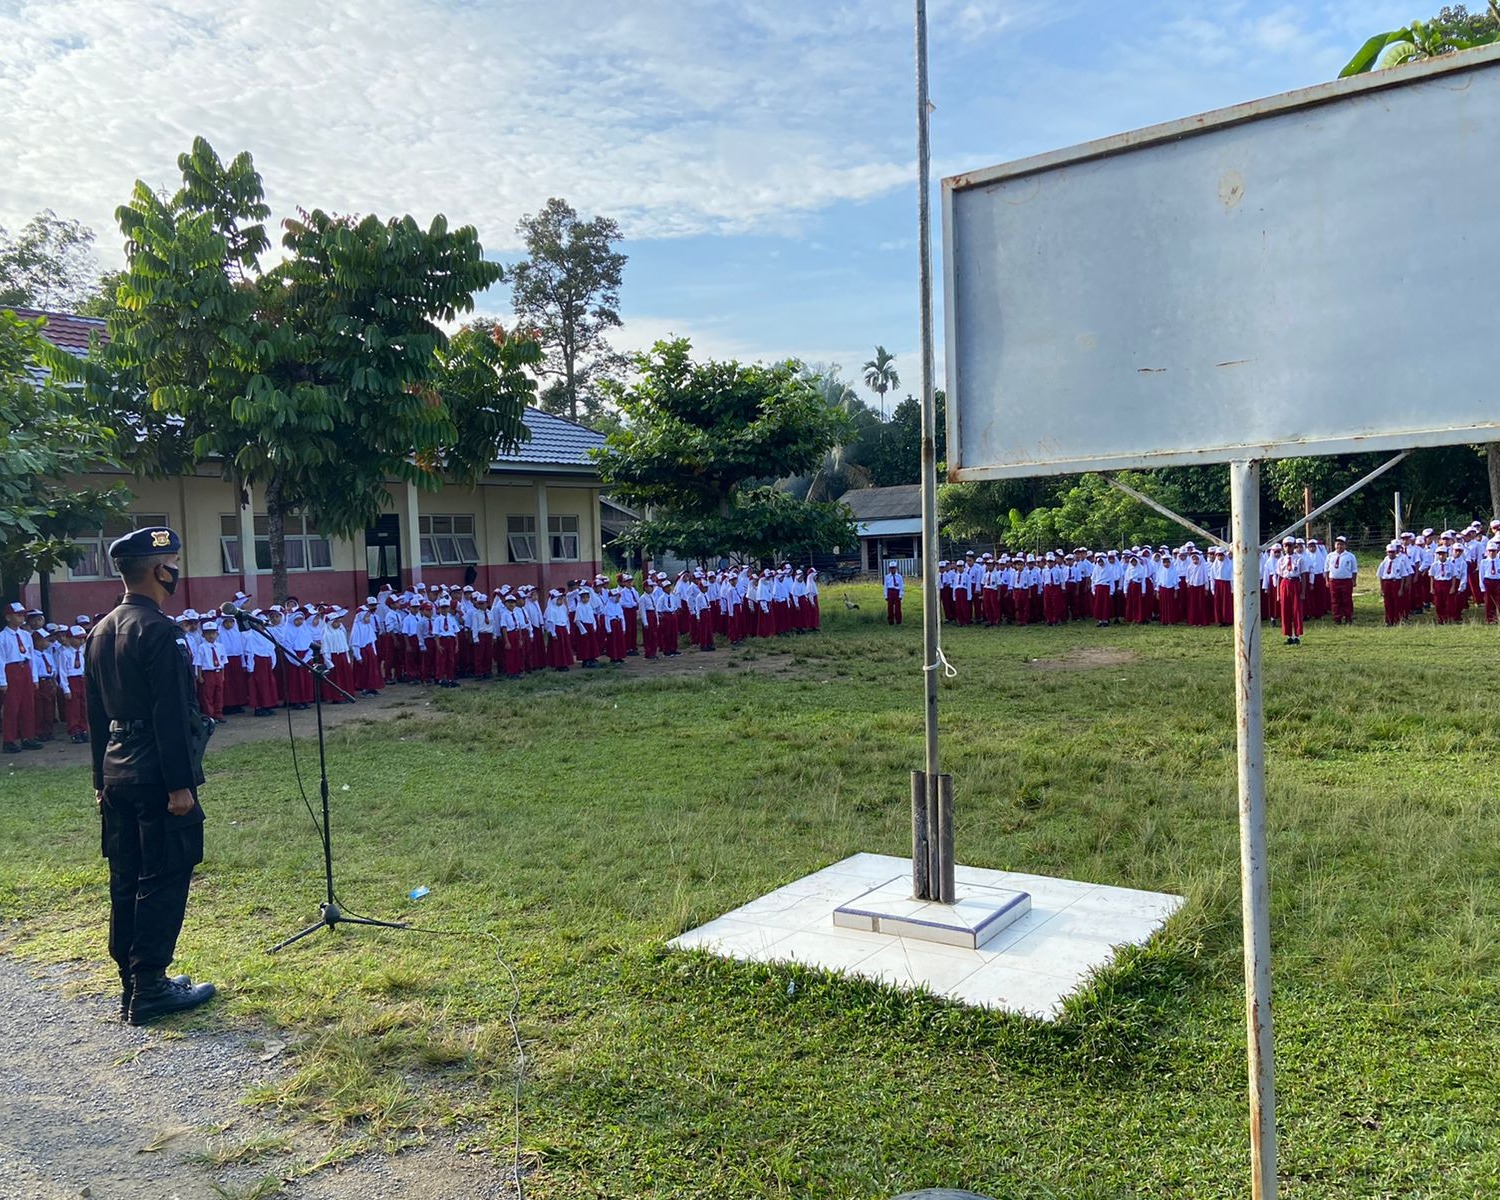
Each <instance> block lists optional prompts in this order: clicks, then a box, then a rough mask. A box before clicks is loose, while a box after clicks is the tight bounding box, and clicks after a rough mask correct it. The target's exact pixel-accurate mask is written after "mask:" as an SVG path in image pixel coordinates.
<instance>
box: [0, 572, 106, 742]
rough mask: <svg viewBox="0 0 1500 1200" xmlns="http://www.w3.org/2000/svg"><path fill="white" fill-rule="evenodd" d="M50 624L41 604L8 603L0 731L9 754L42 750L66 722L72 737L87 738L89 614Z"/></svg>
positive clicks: (0, 661) (1, 654)
mask: <svg viewBox="0 0 1500 1200" xmlns="http://www.w3.org/2000/svg"><path fill="white" fill-rule="evenodd" d="M77 620H78V623H77V624H73V625H67V626H64V625H55V624H47V623H45V621H44V618H43V615H42V613H41V612H40V610H38V609H29V610H28V609H27V608H26V607H25V605H23V604H21V603H19V602H15V601H13V602H11V603H10V604H8V605H6V608H5V622H4V628H3V629H0V668H3V676H0V732H3V746H4V752H5V753H6V754H20V753H21V752H22V751H23V750H40V749H41V748H42V745H43V744H44V743H45V742H50V741H52V740H53V738H54V737H55V736H56V728H57V726H58V725H59V724H62V725H63V727H64V729H65V731H66V733H67V736H68V737H69V738H70V739H71V740H72V741H74V742H85V741H87V740H88V707H87V704H86V702H85V696H84V689H83V639H84V637H85V635H86V634H87V626H88V625H89V624H90V618H88V617H87V616H81V617H79V618H78V619H77Z"/></svg>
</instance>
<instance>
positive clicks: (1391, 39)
mask: <svg viewBox="0 0 1500 1200" xmlns="http://www.w3.org/2000/svg"><path fill="white" fill-rule="evenodd" d="M1488 5H1489V11H1488V12H1483V13H1471V12H1469V10H1468V9H1467V8H1466V7H1465V6H1464V5H1462V4H1454V5H1445V6H1444V7H1443V8H1442V10H1441V11H1439V13H1438V15H1437V16H1436V17H1434V18H1433V19H1432V20H1430V21H1413V22H1412V23H1411V24H1410V25H1407V26H1404V27H1403V28H1401V29H1393V30H1391V31H1390V32H1389V33H1377V34H1375V35H1374V36H1373V37H1371V38H1369V39H1368V40H1367V41H1366V42H1365V44H1364V45H1363V46H1361V47H1360V48H1359V50H1358V51H1357V52H1356V53H1355V55H1354V57H1353V58H1351V59H1350V60H1349V61H1348V62H1347V63H1346V64H1345V65H1344V69H1343V70H1342V71H1340V72H1339V78H1340V79H1342V78H1344V77H1345V76H1348V75H1362V74H1364V73H1365V72H1366V71H1376V70H1383V69H1385V68H1386V67H1396V66H1400V65H1401V64H1402V63H1404V62H1413V61H1415V60H1418V59H1423V58H1436V57H1438V56H1439V55H1442V54H1452V53H1453V52H1454V51H1457V50H1472V49H1473V48H1474V47H1475V46H1489V45H1493V44H1494V43H1495V42H1496V41H1500V2H1497V0H1488Z"/></svg>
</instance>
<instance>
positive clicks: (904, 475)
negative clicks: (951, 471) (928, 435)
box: [862, 388, 948, 487]
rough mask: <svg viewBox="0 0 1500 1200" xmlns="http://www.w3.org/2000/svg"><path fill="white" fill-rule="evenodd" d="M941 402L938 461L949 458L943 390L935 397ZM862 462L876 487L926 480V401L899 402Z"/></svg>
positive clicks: (909, 397) (873, 440) (911, 399)
mask: <svg viewBox="0 0 1500 1200" xmlns="http://www.w3.org/2000/svg"><path fill="white" fill-rule="evenodd" d="M933 398H934V399H935V400H936V401H937V460H938V462H940V463H941V462H943V461H944V460H945V459H946V458H947V457H948V425H947V415H946V409H947V403H946V397H945V396H944V395H943V389H942V388H938V389H937V391H936V392H935V393H934V397H933ZM862 461H863V462H864V464H865V465H866V467H867V468H868V469H869V472H870V482H871V483H873V484H874V485H875V486H876V487H895V486H897V485H898V484H903V483H920V482H921V481H922V402H921V401H920V400H919V399H917V398H916V397H915V396H907V397H906V399H904V400H903V401H901V403H900V404H898V405H896V408H895V411H894V412H892V413H891V419H890V420H889V421H887V422H885V423H884V424H882V425H881V427H880V429H879V430H877V431H876V433H875V436H874V437H873V438H871V444H870V446H869V447H868V448H867V449H866V450H865V451H864V456H863V458H862Z"/></svg>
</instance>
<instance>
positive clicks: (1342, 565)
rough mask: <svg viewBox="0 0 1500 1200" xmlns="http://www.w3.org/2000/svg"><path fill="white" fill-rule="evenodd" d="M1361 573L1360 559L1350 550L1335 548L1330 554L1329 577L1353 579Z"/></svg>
mask: <svg viewBox="0 0 1500 1200" xmlns="http://www.w3.org/2000/svg"><path fill="white" fill-rule="evenodd" d="M1358 574H1359V559H1357V558H1355V557H1354V555H1353V554H1351V553H1350V552H1349V551H1348V550H1335V551H1334V552H1333V553H1332V554H1330V555H1329V556H1328V578H1329V579H1353V578H1354V577H1355V576H1356V575H1358Z"/></svg>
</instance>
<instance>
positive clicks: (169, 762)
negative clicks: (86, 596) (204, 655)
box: [83, 595, 203, 792]
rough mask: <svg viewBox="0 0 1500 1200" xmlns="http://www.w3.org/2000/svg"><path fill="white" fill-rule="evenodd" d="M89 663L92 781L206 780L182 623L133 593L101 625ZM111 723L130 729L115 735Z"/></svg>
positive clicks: (169, 783)
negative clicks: (178, 623) (178, 624)
mask: <svg viewBox="0 0 1500 1200" xmlns="http://www.w3.org/2000/svg"><path fill="white" fill-rule="evenodd" d="M83 669H84V676H85V679H86V681H87V692H88V700H89V742H90V744H91V748H92V749H93V752H94V787H96V788H102V787H104V786H105V785H106V784H136V785H141V786H147V787H152V786H155V787H160V788H162V789H163V790H165V791H168V792H175V791H178V790H179V789H181V788H188V787H196V786H197V785H198V784H200V783H202V782H203V770H202V766H201V763H202V738H203V732H202V731H203V721H202V717H201V715H200V714H199V711H198V695H197V689H196V687H195V686H194V683H193V668H192V656H191V655H190V654H189V652H188V647H187V643H186V641H185V640H184V639H183V636H182V631H181V630H180V629H179V628H178V627H177V623H176V622H175V621H173V620H172V619H171V618H170V617H168V616H167V615H166V614H165V613H163V612H162V611H161V608H160V607H159V606H158V605H157V604H156V602H155V601H154V600H151V599H149V598H148V597H146V596H135V595H127V596H126V597H125V599H124V600H122V601H121V602H120V604H119V605H118V606H117V607H116V608H115V609H114V610H113V611H112V612H110V613H109V614H108V615H106V616H105V617H104V618H103V619H102V620H101V621H100V622H99V623H98V624H97V625H95V626H94V628H93V630H92V631H90V633H89V636H88V641H87V643H85V647H84V668H83ZM111 721H115V722H120V723H122V724H124V725H126V726H127V727H128V728H126V729H125V730H123V731H121V732H113V733H112V732H111V729H110V722H111ZM195 749H196V753H195Z"/></svg>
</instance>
